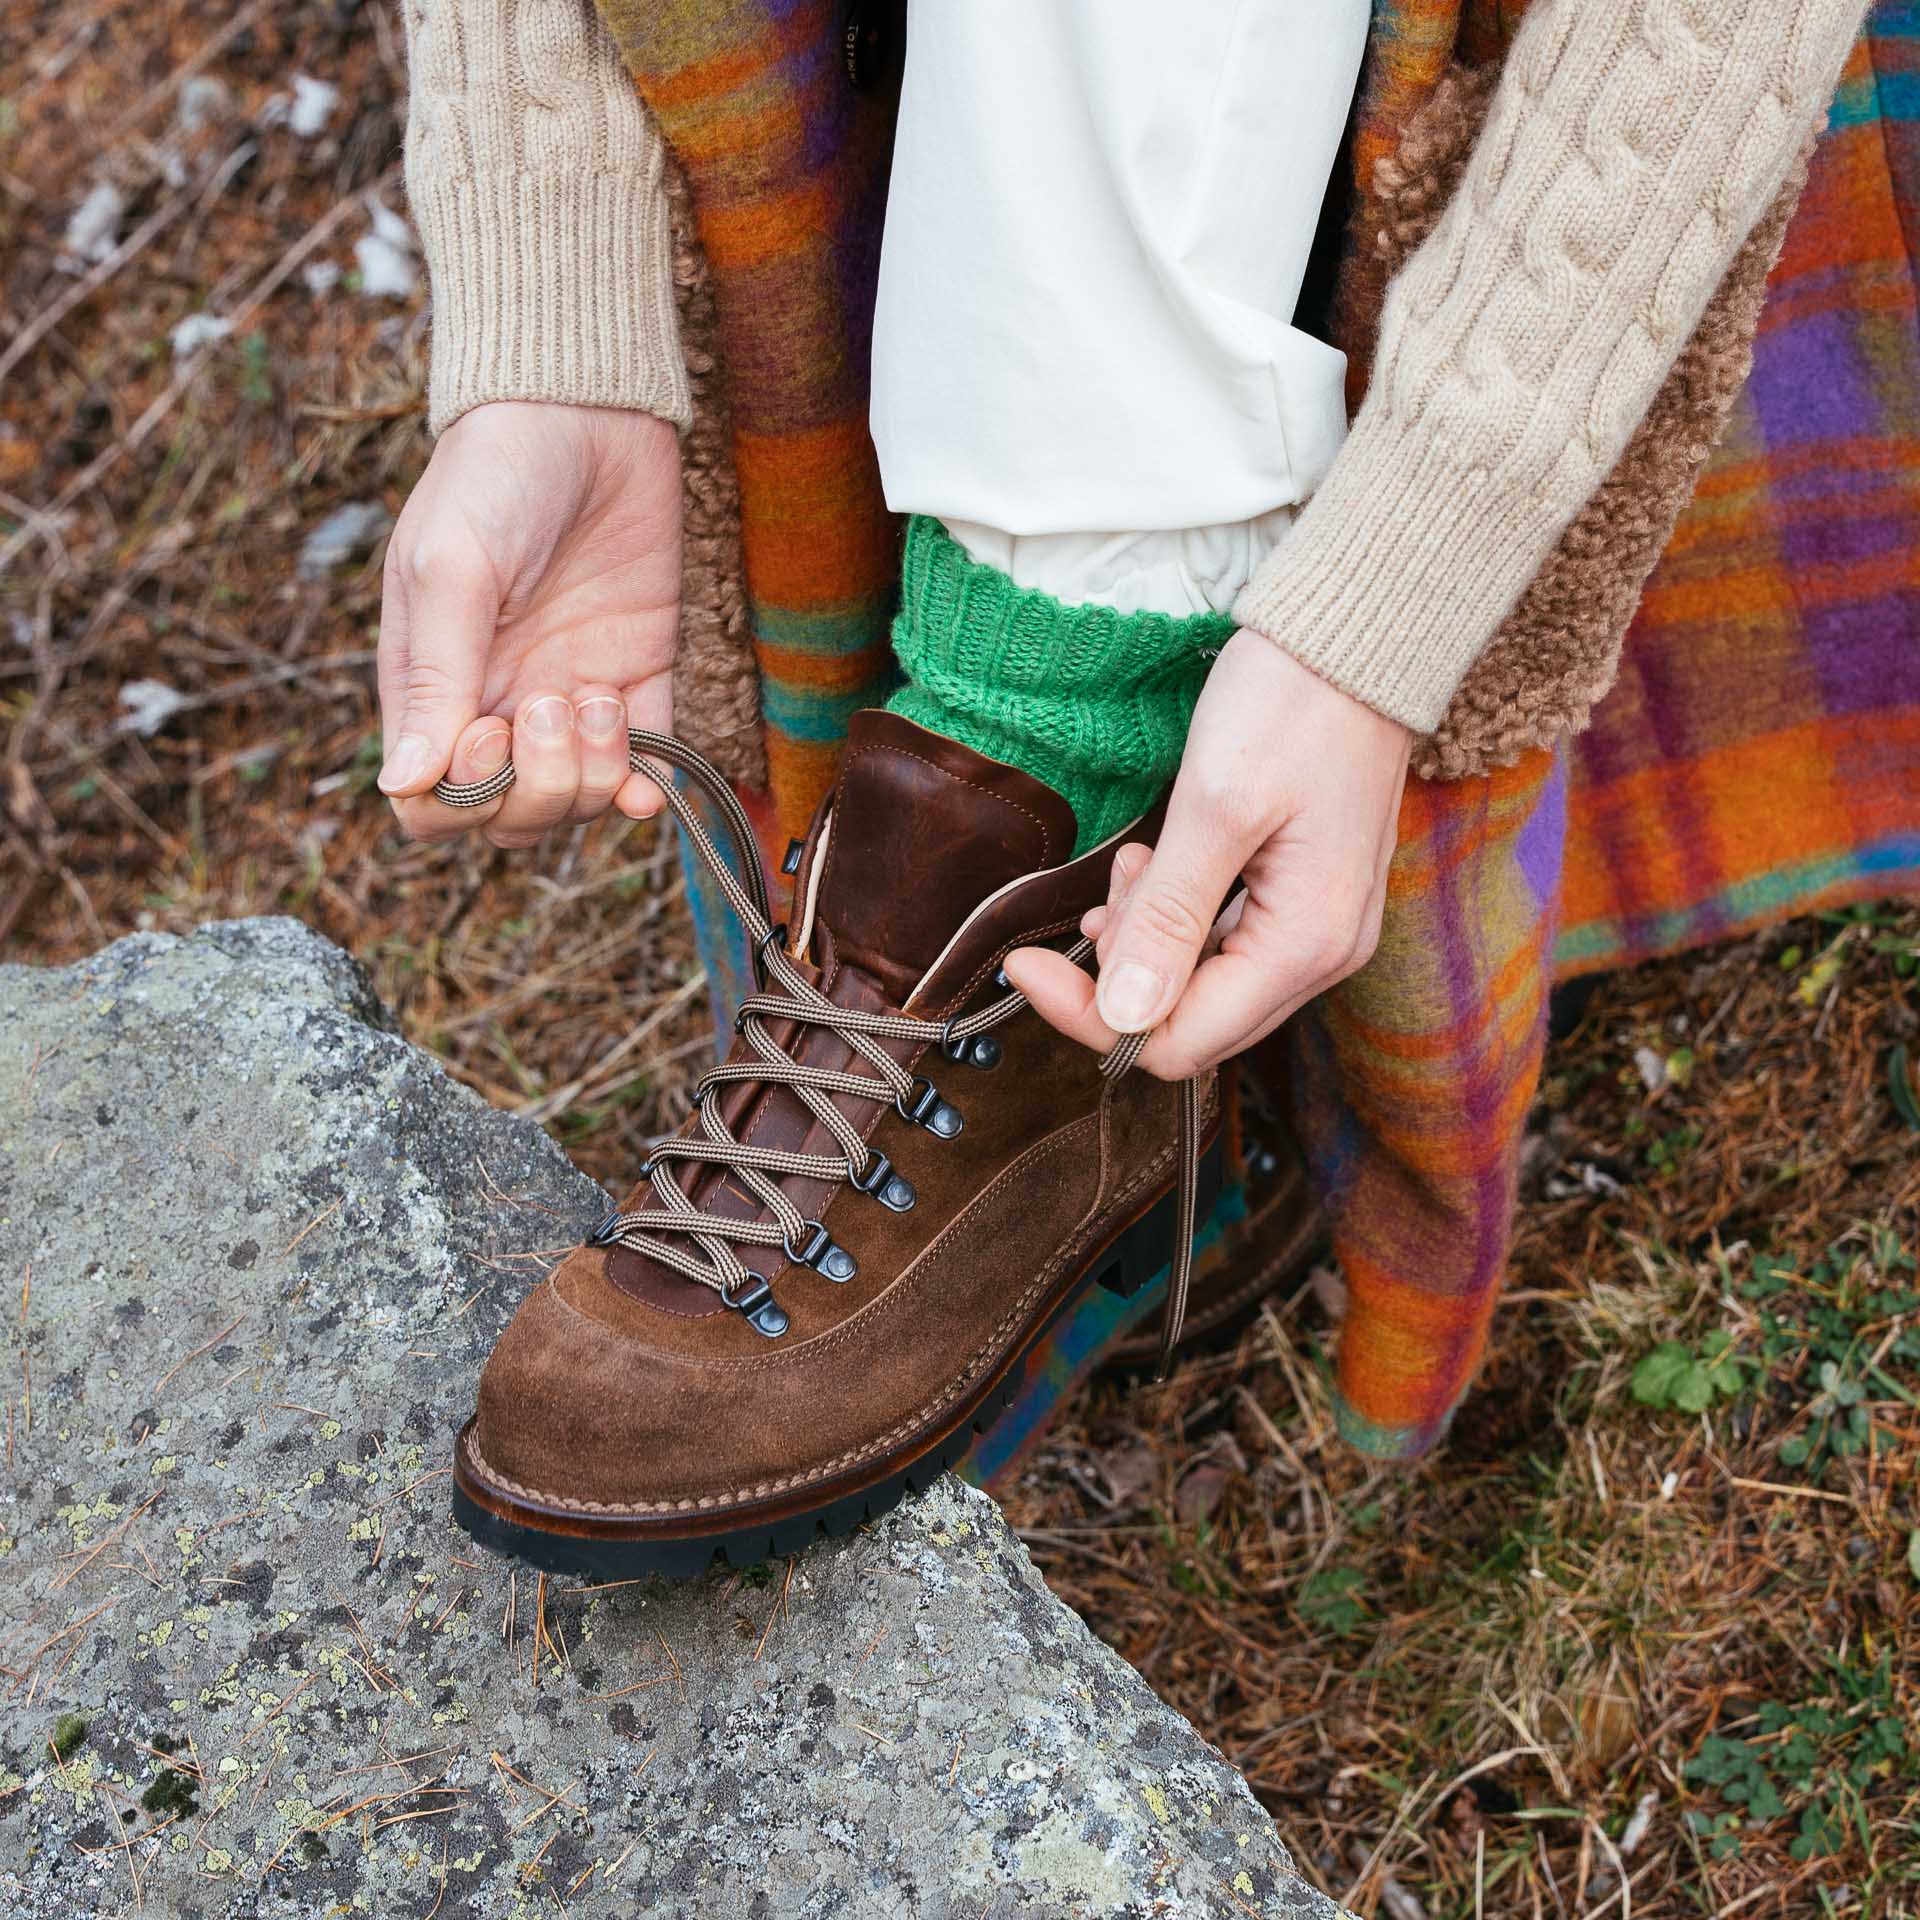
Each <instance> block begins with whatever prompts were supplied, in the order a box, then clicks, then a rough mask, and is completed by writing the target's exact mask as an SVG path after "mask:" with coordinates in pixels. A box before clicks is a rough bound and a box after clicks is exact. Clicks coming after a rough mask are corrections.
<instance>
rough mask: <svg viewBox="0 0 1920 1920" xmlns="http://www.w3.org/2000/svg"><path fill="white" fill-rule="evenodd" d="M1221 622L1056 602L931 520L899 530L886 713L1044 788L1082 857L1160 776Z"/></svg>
mask: <svg viewBox="0 0 1920 1920" xmlns="http://www.w3.org/2000/svg"><path fill="white" fill-rule="evenodd" d="M1232 632H1233V621H1232V619H1231V618H1230V617H1229V616H1228V615H1226V614H1224V613H1201V614H1192V615H1189V616H1187V617H1186V618H1183V619H1181V618H1175V617H1174V616H1173V615H1171V614H1165V613H1116V612H1114V610H1113V609H1112V608H1111V607H1095V606H1067V605H1065V604H1063V603H1062V602H1061V601H1058V600H1056V599H1054V598H1053V597H1052V596H1051V595H1050V594H1045V593H1038V592H1035V591H1034V590H1033V589H1032V588H1029V587H1017V586H1015V585H1014V583H1013V582H1012V581H1011V580H1010V579H1008V578H1007V576H1006V575H1005V574H1004V573H1002V572H1000V571H999V569H998V568H997V567H989V566H985V565H983V564H982V563H981V562H980V561H978V560H975V559H974V558H973V557H972V556H971V555H970V554H968V552H967V551H966V549H965V548H964V547H962V546H961V545H960V543H959V542H958V541H957V540H955V539H954V538H953V537H952V536H951V535H950V534H949V533H948V532H947V530H946V528H944V527H943V526H942V525H941V524H940V522H939V521H938V520H935V519H932V518H930V517H928V516H926V515H924V514H921V515H916V516H915V517H914V518H913V519H912V520H911V521H910V522H909V523H908V526H907V549H906V557H905V561H904V563H903V567H902V572H901V585H900V612H899V614H898V616H897V617H896V619H895V620H894V623H893V650H894V652H895V654H897V655H898V656H899V660H900V667H901V671H902V672H903V673H904V674H905V675H906V679H907V684H906V685H905V686H904V687H902V688H901V689H900V691H899V692H898V693H896V694H895V695H894V696H893V698H892V699H891V700H889V701H888V702H887V705H888V706H889V707H890V708H891V709H892V710H893V712H895V713H899V714H904V715H905V716H906V717H907V718H908V719H909V720H913V721H916V722H918V723H919V725H921V726H923V727H926V728H927V729H929V730H930V731H931V732H934V733H938V734H943V735H944V736H945V737H946V738H947V739H949V740H958V741H960V742H961V744H962V745H964V746H969V747H972V748H973V749H974V750H975V751H976V752H978V753H984V754H986V755H988V756H989V757H990V758H992V759H995V760H1004V761H1007V762H1008V763H1009V764H1010V765H1012V766H1016V767H1019V768H1020V769H1021V770H1022V771H1023V772H1025V773H1030V774H1032V775H1033V776H1034V777H1035V778H1036V779H1038V780H1044V781H1045V782H1046V783H1047V785H1048V786H1050V787H1052V788H1053V789H1054V790H1055V791H1056V792H1057V793H1059V794H1060V795H1061V796H1062V797H1063V798H1064V799H1065V800H1066V801H1067V803H1068V804H1069V805H1070V806H1071V807H1072V808H1073V812H1074V818H1075V819H1076V820H1077V821H1078V823H1079V828H1080V837H1079V841H1078V843H1077V844H1076V846H1075V848H1074V851H1075V852H1076V853H1084V852H1085V851H1086V850H1087V848H1089V847H1092V846H1097V845H1098V844H1099V843H1100V842H1101V841H1102V840H1104V839H1105V838H1106V837H1107V835H1108V834H1110V833H1113V832H1115V831H1116V830H1117V829H1118V828H1121V827H1124V826H1125V825H1126V824H1127V822H1128V821H1130V820H1132V819H1134V818H1135V817H1136V816H1137V815H1139V814H1142V813H1144V812H1145V811H1146V810H1147V808H1148V807H1150V806H1151V805H1152V804H1153V802H1154V801H1155V800H1156V799H1157V798H1158V797H1159V795H1160V793H1161V791H1162V790H1163V789H1164V788H1165V787H1166V786H1167V784H1168V783H1169V782H1170V781H1171V780H1172V778H1173V776H1174V773H1175V771H1176V770H1177V769H1178V767H1179V765H1180V753H1181V749H1182V748H1183V747H1184V746H1185V745H1186V739H1187V727H1188V724H1189V722H1190V721H1191V720H1192V719H1193V706H1194V702H1195V701H1196V700H1198V699H1199V697H1200V684H1201V682H1202V681H1203V680H1204V679H1205V678H1206V676H1207V668H1208V667H1209V666H1210V665H1211V664H1212V654H1213V653H1214V652H1216V651H1217V650H1218V649H1219V648H1220V647H1222V646H1223V645H1225V643H1226V641H1227V638H1228V636H1229V635H1230V634H1231V633H1232Z"/></svg>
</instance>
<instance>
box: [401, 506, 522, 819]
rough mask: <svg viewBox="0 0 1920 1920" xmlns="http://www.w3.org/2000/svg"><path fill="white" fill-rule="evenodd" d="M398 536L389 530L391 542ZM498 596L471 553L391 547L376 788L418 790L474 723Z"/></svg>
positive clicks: (487, 571) (441, 769)
mask: <svg viewBox="0 0 1920 1920" xmlns="http://www.w3.org/2000/svg"><path fill="white" fill-rule="evenodd" d="M397 541H398V533H396V542H397ZM499 616H500V594H499V589H498V587H497V586H496V584H495V581H494V576H493V570H492V568H491V567H490V566H489V565H488V564H487V561H486V559H485V557H484V555H483V554H481V553H480V552H479V550H478V549H477V548H476V549H473V550H466V549H455V550H451V551H442V552H440V553H438V554H434V555H431V556H429V555H428V554H427V553H425V552H422V551H420V550H418V549H414V548H411V547H410V546H409V547H400V548H398V550H397V551H396V550H394V549H389V552H388V556H387V571H386V577H385V579H384V581H383V582H382V588H381V600H380V652H379V660H380V730H381V735H382V738H383V739H384V741H385V748H386V751H385V758H384V762H383V764H382V766H381V768H380V780H379V785H380V791H381V792H382V793H384V794H388V795H391V796H393V797H394V798H401V797H404V796H407V795H411V794H419V793H424V792H426V790H427V789H428V788H429V787H431V786H432V785H433V783H434V782H435V781H436V780H438V779H440V778H441V777H442V776H443V775H444V774H445V773H446V771H447V768H448V767H449V766H450V765H451V764H452V761H453V750H454V746H455V744H456V743H457V741H458V740H459V738H460V734H461V731H462V729H463V728H465V727H466V726H467V724H468V723H469V722H470V721H472V720H474V719H475V718H477V717H478V715H479V712H480V696H481V693H482V691H483V689H484V687H485V684H486V671H487V659H488V656H489V654H490V653H491V652H492V649H493V636H494V629H495V627H496V626H497V624H498V622H499Z"/></svg>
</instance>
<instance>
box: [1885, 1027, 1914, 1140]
mask: <svg viewBox="0 0 1920 1920" xmlns="http://www.w3.org/2000/svg"><path fill="white" fill-rule="evenodd" d="M1887 1092H1888V1093H1889V1094H1890V1095H1892V1097H1893V1110H1894V1112H1895V1113H1897V1114H1898V1115H1899V1116H1900V1118H1901V1119H1902V1120H1904V1121H1905V1122H1906V1123H1907V1125H1908V1126H1909V1127H1910V1128H1912V1130H1913V1131H1914V1132H1915V1133H1920V1096H1916V1094H1915V1092H1914V1084H1913V1068H1912V1067H1911V1066H1910V1065H1909V1064H1908V1054H1907V1043H1906V1042H1905V1041H1904V1040H1903V1041H1901V1043H1900V1044H1899V1045H1898V1046H1897V1047H1895V1048H1894V1049H1893V1050H1892V1052H1890V1053H1889V1054H1888V1055H1887Z"/></svg>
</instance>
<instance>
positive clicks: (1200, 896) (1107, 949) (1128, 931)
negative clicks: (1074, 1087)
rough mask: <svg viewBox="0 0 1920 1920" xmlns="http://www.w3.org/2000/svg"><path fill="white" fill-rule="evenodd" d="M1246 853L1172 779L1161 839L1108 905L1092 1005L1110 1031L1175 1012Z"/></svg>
mask: <svg viewBox="0 0 1920 1920" xmlns="http://www.w3.org/2000/svg"><path fill="white" fill-rule="evenodd" d="M1244 852H1245V850H1244V849H1243V848H1242V847H1240V846H1239V845H1238V844H1237V842H1236V841H1235V840H1234V839H1233V837H1232V836H1231V835H1229V834H1228V833H1226V832H1225V831H1223V830H1222V828H1221V826H1220V824H1219V823H1218V822H1217V821H1216V820H1215V819H1214V818H1213V817H1212V815H1211V814H1210V813H1208V812H1207V811H1206V810H1204V809H1202V808H1199V807H1196V806H1193V805H1183V804H1182V799H1181V795H1180V792H1179V786H1178V783H1177V782H1176V784H1175V790H1174V796H1173V799H1172V801H1171V802H1170V803H1169V805H1168V808H1167V821H1166V826H1165V827H1164V828H1163V830H1162V832H1161V835H1160V844H1159V845H1158V846H1157V847H1156V848H1155V849H1154V851H1153V858H1152V859H1151V860H1149V861H1148V862H1147V867H1146V871H1145V872H1144V873H1142V874H1141V875H1140V877H1139V878H1138V879H1137V880H1135V881H1134V883H1133V886H1132V888H1131V889H1130V890H1129V891H1128V892H1127V894H1126V895H1125V897H1124V898H1123V899H1122V900H1121V901H1120V902H1119V904H1118V906H1117V907H1116V908H1114V909H1113V910H1112V917H1111V919H1110V922H1109V925H1108V927H1107V929H1106V932H1105V935H1104V937H1103V939H1102V942H1101V946H1102V952H1101V955H1100V984H1099V988H1098V990H1097V994H1096V1001H1095V1004H1096V1005H1097V1007H1098V1009H1099V1013H1100V1018H1101V1019H1102V1020H1104V1021H1105V1022H1106V1024H1107V1025H1108V1026H1109V1027H1111V1028H1112V1029H1113V1030H1114V1032H1116V1033H1144V1032H1146V1031H1147V1029H1148V1028H1150V1027H1155V1026H1158V1025H1159V1023H1160V1022H1161V1021H1162V1020H1164V1019H1165V1018H1166V1017H1167V1015H1168V1014H1169V1013H1171V1012H1172V1011H1173V1007H1174V1003H1175V1002H1176V1001H1177V1000H1178V999H1179V998H1180V995H1181V993H1182V992H1183V991H1184V989H1185V987H1186V984H1187V981H1188V979H1189V978H1190V977H1191V976H1192V973H1193V970H1194V968H1195V966H1197V965H1198V964H1199V960H1200V955H1201V952H1202V950H1203V949H1204V948H1205V946H1206V943H1207V937H1208V935H1209V934H1210V933H1211V932H1212V930H1213V923H1214V921H1215V920H1216V919H1218V918H1219V914H1220V907H1221V903H1222V902H1223V901H1224V900H1225V899H1226V897H1227V894H1228V892H1229V890H1230V889H1231V888H1232V886H1233V883H1234V881H1235V879H1236V878H1237V877H1238V875H1239V872H1240V863H1241V860H1242V858H1243V855H1244Z"/></svg>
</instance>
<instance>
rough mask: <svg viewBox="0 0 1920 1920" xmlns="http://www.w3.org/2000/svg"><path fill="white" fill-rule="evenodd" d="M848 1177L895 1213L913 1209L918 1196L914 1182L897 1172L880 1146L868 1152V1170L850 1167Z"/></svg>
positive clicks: (861, 1189)
mask: <svg viewBox="0 0 1920 1920" xmlns="http://www.w3.org/2000/svg"><path fill="white" fill-rule="evenodd" d="M847 1178H848V1179H849V1180H851V1181H852V1182H853V1184H854V1186H855V1187H856V1188H857V1189H858V1190H859V1191H860V1192H861V1193H870V1194H872V1195H873V1197H874V1198H875V1199H876V1200H878V1201H879V1202H880V1204H881V1205H882V1206H883V1207H886V1208H887V1209H889V1210H890V1211H891V1212H893V1213H908V1212H911V1211H912V1208H913V1203H914V1200H915V1199H916V1198H917V1196H916V1195H915V1193H914V1191H913V1182H912V1181H911V1180H908V1179H907V1178H906V1177H905V1176H904V1175H902V1174H900V1173H897V1172H895V1170H894V1165H893V1162H892V1161H891V1160H889V1159H888V1158H887V1156H886V1155H885V1154H884V1153H882V1152H881V1151H880V1149H879V1148H878V1147H873V1148H870V1149H869V1150H868V1153H867V1170H866V1172H865V1173H855V1172H853V1170H852V1169H851V1168H849V1169H848V1172H847Z"/></svg>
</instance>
